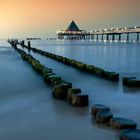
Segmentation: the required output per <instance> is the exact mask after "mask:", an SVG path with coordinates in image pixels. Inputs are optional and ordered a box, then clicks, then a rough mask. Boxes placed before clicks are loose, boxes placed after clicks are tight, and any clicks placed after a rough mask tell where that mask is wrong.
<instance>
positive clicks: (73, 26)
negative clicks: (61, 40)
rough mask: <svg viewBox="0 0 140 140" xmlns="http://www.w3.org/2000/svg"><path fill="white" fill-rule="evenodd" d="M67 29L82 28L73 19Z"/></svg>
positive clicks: (77, 29)
mask: <svg viewBox="0 0 140 140" xmlns="http://www.w3.org/2000/svg"><path fill="white" fill-rule="evenodd" d="M67 31H80V30H79V28H78V26H77V25H76V23H75V22H74V21H72V22H71V24H70V25H69V27H68V28H67Z"/></svg>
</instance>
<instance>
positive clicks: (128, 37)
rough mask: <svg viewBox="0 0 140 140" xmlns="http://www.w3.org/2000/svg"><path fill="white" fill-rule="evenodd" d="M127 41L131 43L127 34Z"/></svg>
mask: <svg viewBox="0 0 140 140" xmlns="http://www.w3.org/2000/svg"><path fill="white" fill-rule="evenodd" d="M127 41H129V33H127Z"/></svg>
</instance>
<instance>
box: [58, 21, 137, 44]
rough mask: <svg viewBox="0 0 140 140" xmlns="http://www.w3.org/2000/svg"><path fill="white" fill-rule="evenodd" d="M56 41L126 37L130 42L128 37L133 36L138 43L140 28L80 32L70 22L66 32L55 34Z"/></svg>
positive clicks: (73, 23) (119, 39) (74, 24)
mask: <svg viewBox="0 0 140 140" xmlns="http://www.w3.org/2000/svg"><path fill="white" fill-rule="evenodd" d="M57 34H58V39H67V40H73V39H74V40H90V39H92V40H99V39H100V40H107V41H109V40H112V41H115V40H118V41H121V40H122V36H123V35H126V39H125V40H126V41H129V40H130V35H131V34H135V36H136V38H135V40H136V41H138V42H139V41H140V27H125V28H116V29H113V28H111V29H103V30H95V31H90V32H87V31H85V30H80V29H79V28H78V26H77V25H76V23H75V22H74V21H72V22H71V24H70V25H69V27H68V28H67V29H66V30H61V31H58V32H57Z"/></svg>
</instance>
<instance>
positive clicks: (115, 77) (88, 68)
mask: <svg viewBox="0 0 140 140" xmlns="http://www.w3.org/2000/svg"><path fill="white" fill-rule="evenodd" d="M19 44H20V45H21V46H22V47H25V48H27V49H28V50H29V51H30V50H32V51H33V52H35V53H39V54H41V55H43V56H46V57H49V58H52V59H54V60H56V61H58V62H61V63H63V64H66V65H69V66H72V67H75V68H77V69H79V70H80V71H83V72H87V73H91V74H94V75H95V76H98V77H100V78H103V79H106V80H109V81H115V82H118V81H119V73H117V72H109V71H106V70H104V69H102V68H99V67H96V66H94V65H88V64H86V63H83V62H80V61H77V60H74V59H70V58H67V57H63V56H60V55H56V54H53V53H50V52H46V51H43V50H40V49H36V48H33V47H31V44H30V42H29V41H28V45H25V43H24V41H21V42H20V43H19Z"/></svg>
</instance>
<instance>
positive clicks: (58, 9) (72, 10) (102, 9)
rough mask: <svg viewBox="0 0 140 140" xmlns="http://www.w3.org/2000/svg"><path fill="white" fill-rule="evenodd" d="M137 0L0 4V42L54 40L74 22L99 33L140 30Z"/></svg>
mask: <svg viewBox="0 0 140 140" xmlns="http://www.w3.org/2000/svg"><path fill="white" fill-rule="evenodd" d="M139 9H140V1H139V0H123V1H122V0H113V1H112V0H82V1H81V0H24V1H22V0H0V38H2V37H27V36H41V37H45V36H47V35H50V36H54V35H55V34H56V31H58V30H60V29H66V28H67V26H68V24H69V23H70V22H71V21H72V20H75V21H76V22H77V23H78V25H79V26H80V28H82V29H85V30H88V31H90V30H96V29H97V30H98V29H105V28H110V27H113V28H114V27H116V28H118V27H125V26H139V25H138V24H139V23H140V19H139V18H138V17H139V16H140V13H139Z"/></svg>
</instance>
